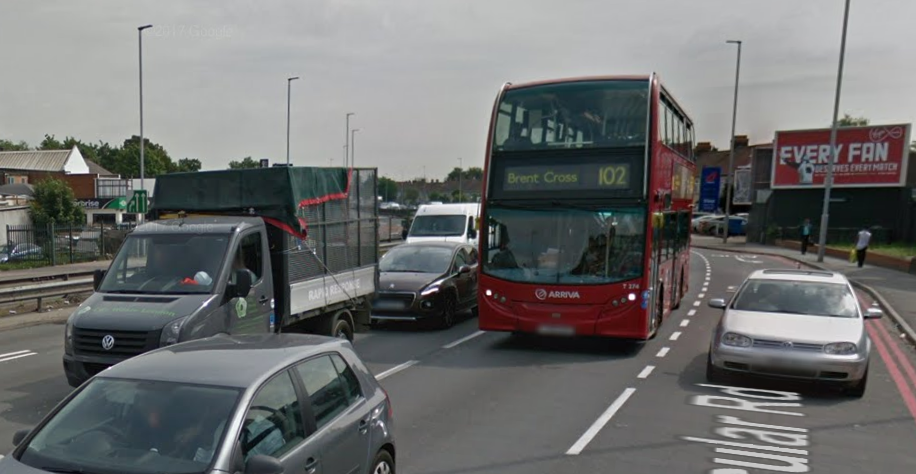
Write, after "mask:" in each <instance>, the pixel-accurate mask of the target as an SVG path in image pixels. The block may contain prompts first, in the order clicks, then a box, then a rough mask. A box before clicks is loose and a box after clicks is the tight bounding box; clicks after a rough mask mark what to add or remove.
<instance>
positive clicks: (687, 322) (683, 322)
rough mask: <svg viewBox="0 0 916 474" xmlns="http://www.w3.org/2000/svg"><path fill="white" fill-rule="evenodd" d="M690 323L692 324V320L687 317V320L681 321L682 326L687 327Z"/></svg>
mask: <svg viewBox="0 0 916 474" xmlns="http://www.w3.org/2000/svg"><path fill="white" fill-rule="evenodd" d="M688 324H690V320H689V319H685V320H683V321H681V327H682V328H685V327H687V325H688Z"/></svg>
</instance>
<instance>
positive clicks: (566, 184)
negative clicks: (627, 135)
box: [502, 163, 633, 192]
mask: <svg viewBox="0 0 916 474" xmlns="http://www.w3.org/2000/svg"><path fill="white" fill-rule="evenodd" d="M502 181H503V183H502V190H503V191H506V192H513V191H605V190H627V189H631V186H632V181H633V179H632V173H631V170H630V164H629V163H612V164H606V163H605V164H600V163H587V164H574V165H527V166H507V167H505V168H504V169H503V179H502Z"/></svg>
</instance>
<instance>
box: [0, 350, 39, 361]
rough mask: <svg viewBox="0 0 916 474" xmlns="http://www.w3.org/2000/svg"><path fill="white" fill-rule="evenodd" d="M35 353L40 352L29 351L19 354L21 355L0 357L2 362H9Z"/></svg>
mask: <svg viewBox="0 0 916 474" xmlns="http://www.w3.org/2000/svg"><path fill="white" fill-rule="evenodd" d="M33 355H38V354H37V353H35V352H28V353H27V354H19V355H15V356H12V357H4V358H2V359H0V362H9V361H11V360H16V359H21V358H23V357H28V356H33Z"/></svg>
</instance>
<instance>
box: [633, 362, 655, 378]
mask: <svg viewBox="0 0 916 474" xmlns="http://www.w3.org/2000/svg"><path fill="white" fill-rule="evenodd" d="M653 370H655V366H654V365H647V366H646V368H645V369H642V372H640V373H639V375H637V376H636V378H638V379H644V378H647V377H649V375H650V374H652V371H653Z"/></svg>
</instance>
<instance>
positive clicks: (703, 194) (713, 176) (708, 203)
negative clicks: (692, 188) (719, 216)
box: [700, 167, 722, 212]
mask: <svg viewBox="0 0 916 474" xmlns="http://www.w3.org/2000/svg"><path fill="white" fill-rule="evenodd" d="M721 179H722V168H719V167H704V168H703V174H701V175H700V211H701V212H716V210H718V209H719V188H720V182H721Z"/></svg>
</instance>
